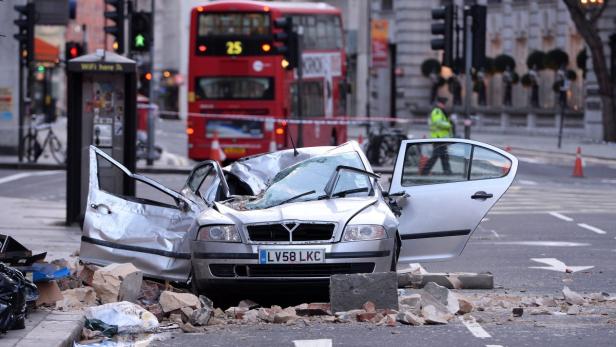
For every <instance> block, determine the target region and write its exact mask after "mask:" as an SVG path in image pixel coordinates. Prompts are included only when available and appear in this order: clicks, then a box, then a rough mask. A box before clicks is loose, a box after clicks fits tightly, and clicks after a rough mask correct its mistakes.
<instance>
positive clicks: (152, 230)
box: [80, 139, 518, 290]
mask: <svg viewBox="0 0 616 347" xmlns="http://www.w3.org/2000/svg"><path fill="white" fill-rule="evenodd" d="M443 153H445V154H446V155H445V156H443ZM439 161H440V163H439ZM102 162H105V165H113V166H115V167H117V168H118V169H119V170H122V171H123V172H124V173H125V174H126V175H128V176H129V177H131V178H133V179H135V180H137V181H139V182H141V183H143V184H145V185H147V186H149V187H153V188H155V189H156V190H158V191H159V192H161V193H163V195H165V196H167V197H168V198H169V199H170V201H169V202H162V201H153V200H150V199H145V198H139V197H123V196H116V195H113V194H110V193H108V192H106V191H105V190H104V189H102V188H101V186H100V185H99V177H98V174H97V168H98V165H101V163H102ZM439 164H440V165H439ZM517 166H518V161H517V159H516V158H515V157H514V156H513V155H511V154H509V153H507V152H505V151H503V150H500V149H498V148H496V147H493V146H490V145H487V144H483V143H480V142H476V141H471V140H462V139H430V140H406V141H403V142H402V144H401V147H400V150H399V153H398V156H397V160H396V163H395V166H394V170H393V175H392V177H391V183H390V187H389V191H383V189H382V188H381V185H380V184H379V182H378V176H377V175H376V174H375V173H374V171H373V170H372V167H371V166H370V163H369V162H368V160H367V159H366V157H365V155H364V153H363V152H362V151H361V149H360V147H359V146H358V144H357V143H355V142H348V143H345V144H343V145H340V146H338V147H310V148H300V149H298V150H297V151H295V150H283V151H278V152H273V153H268V154H263V155H257V156H253V157H248V158H244V159H240V160H238V161H237V162H235V163H233V164H231V165H229V166H226V167H224V168H221V167H220V166H219V165H218V163H216V162H214V161H205V162H202V163H200V164H198V165H197V166H196V167H195V168H194V169H193V171H192V172H191V174H190V175H189V177H188V179H187V181H186V184H185V186H184V188H183V189H182V190H181V191H180V192H176V191H173V190H171V189H169V188H166V187H164V186H163V185H161V184H160V183H158V182H156V181H154V180H151V179H149V178H147V177H144V176H141V175H137V174H133V173H131V172H129V171H128V170H127V169H126V168H124V167H122V165H120V164H119V163H118V162H116V161H115V160H113V159H112V158H110V157H109V156H108V155H107V154H105V153H103V152H102V151H101V150H99V149H97V148H95V147H91V149H90V190H89V195H88V207H87V211H86V215H85V221H84V226H83V236H82V244H81V252H80V256H81V259H82V260H83V261H85V262H91V263H96V264H108V263H111V262H132V263H133V264H134V265H135V266H137V267H138V268H140V269H141V270H143V271H144V272H145V273H146V275H148V276H152V277H157V278H162V279H169V280H174V281H180V282H186V281H188V280H192V282H193V284H194V285H195V286H196V287H197V289H199V290H203V289H206V288H208V287H210V286H212V285H217V284H232V283H238V282H249V281H280V280H282V281H289V280H293V281H295V280H299V281H320V280H327V279H328V278H329V276H330V275H333V274H341V273H367V272H383V271H390V270H395V267H396V264H397V262H417V261H422V262H423V261H434V260H444V259H449V258H452V257H455V256H457V255H459V254H460V253H461V252H462V250H463V249H464V246H465V245H466V243H467V241H468V239H469V238H470V236H471V234H472V232H473V231H474V230H475V228H476V227H477V225H478V224H479V222H480V221H481V219H482V218H483V217H484V216H485V215H486V213H487V212H488V211H489V210H490V208H491V207H492V206H493V205H494V203H495V202H496V201H497V200H498V199H499V198H500V197H501V196H502V195H503V194H504V193H505V191H506V190H507V189H508V187H509V186H510V185H511V183H512V181H513V179H514V177H515V174H516V171H517Z"/></svg>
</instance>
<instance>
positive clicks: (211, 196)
mask: <svg viewBox="0 0 616 347" xmlns="http://www.w3.org/2000/svg"><path fill="white" fill-rule="evenodd" d="M186 185H187V187H188V188H189V189H190V190H191V191H192V192H193V193H194V194H195V195H197V196H199V197H201V198H202V199H203V200H205V201H208V202H213V201H218V200H220V199H219V198H225V196H219V194H220V186H221V180H220V177H219V176H218V172H217V170H216V168H215V167H214V165H213V164H211V163H206V164H201V166H198V167H197V168H195V170H194V171H193V173H192V174H191V175H190V177H189V178H188V181H187V183H186ZM223 195H224V194H223Z"/></svg>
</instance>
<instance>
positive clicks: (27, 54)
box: [13, 3, 35, 64]
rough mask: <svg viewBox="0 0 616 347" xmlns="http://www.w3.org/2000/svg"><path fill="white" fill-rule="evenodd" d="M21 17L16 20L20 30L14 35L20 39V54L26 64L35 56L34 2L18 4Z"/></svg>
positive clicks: (17, 9)
mask: <svg viewBox="0 0 616 347" xmlns="http://www.w3.org/2000/svg"><path fill="white" fill-rule="evenodd" d="M15 10H16V11H17V12H18V13H19V18H18V19H16V20H15V21H14V23H15V24H16V25H17V28H18V32H17V34H15V35H13V37H15V39H16V40H17V41H19V56H20V58H21V59H22V61H23V62H25V63H26V64H27V63H29V62H31V61H32V59H33V58H34V21H35V20H34V16H35V13H34V12H35V11H34V4H33V3H28V4H25V5H16V6H15Z"/></svg>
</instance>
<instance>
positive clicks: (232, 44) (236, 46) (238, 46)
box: [227, 41, 242, 55]
mask: <svg viewBox="0 0 616 347" xmlns="http://www.w3.org/2000/svg"><path fill="white" fill-rule="evenodd" d="M227 54H228V55H238V54H242V41H227Z"/></svg>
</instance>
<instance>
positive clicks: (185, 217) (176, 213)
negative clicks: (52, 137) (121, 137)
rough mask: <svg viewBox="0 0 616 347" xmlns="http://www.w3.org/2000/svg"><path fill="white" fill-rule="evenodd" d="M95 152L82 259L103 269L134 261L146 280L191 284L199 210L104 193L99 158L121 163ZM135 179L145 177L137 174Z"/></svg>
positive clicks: (91, 159)
mask: <svg viewBox="0 0 616 347" xmlns="http://www.w3.org/2000/svg"><path fill="white" fill-rule="evenodd" d="M90 153H91V155H90V183H89V188H90V190H89V193H88V206H87V208H86V216H85V219H84V225H83V233H82V242H81V249H80V259H81V260H82V261H84V262H88V263H94V264H98V265H107V264H110V263H133V265H135V266H136V267H137V268H139V269H140V270H142V271H143V272H144V273H145V274H146V275H147V276H150V277H154V278H161V279H167V280H172V281H179V282H185V281H187V279H188V277H189V274H190V240H191V239H194V237H195V226H196V214H197V213H196V211H197V210H196V208H195V207H193V206H191V208H193V209H194V210H193V209H191V210H188V211H186V212H184V211H182V210H180V209H179V208H173V207H170V206H162V205H161V206H157V205H152V204H145V203H142V202H138V201H132V200H129V199H127V198H123V197H119V196H116V195H113V194H110V193H108V192H106V191H104V190H101V189H100V187H99V184H98V179H97V177H98V176H97V167H98V165H97V155H99V156H102V157H105V159H107V160H108V161H110V162H111V163H112V164H114V165H118V166H121V165H120V164H119V163H117V162H115V161H113V160H112V159H111V160H109V159H110V158H109V157H108V156H106V155H105V154H104V153H102V152H101V151H100V150H97V149H95V148H91V150H90ZM132 176H133V177H134V178H136V179H141V177H140V176H138V175H132ZM94 206H99V208H100V209H101V210H100V211H99V208H95V207H94ZM107 212H110V213H107Z"/></svg>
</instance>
